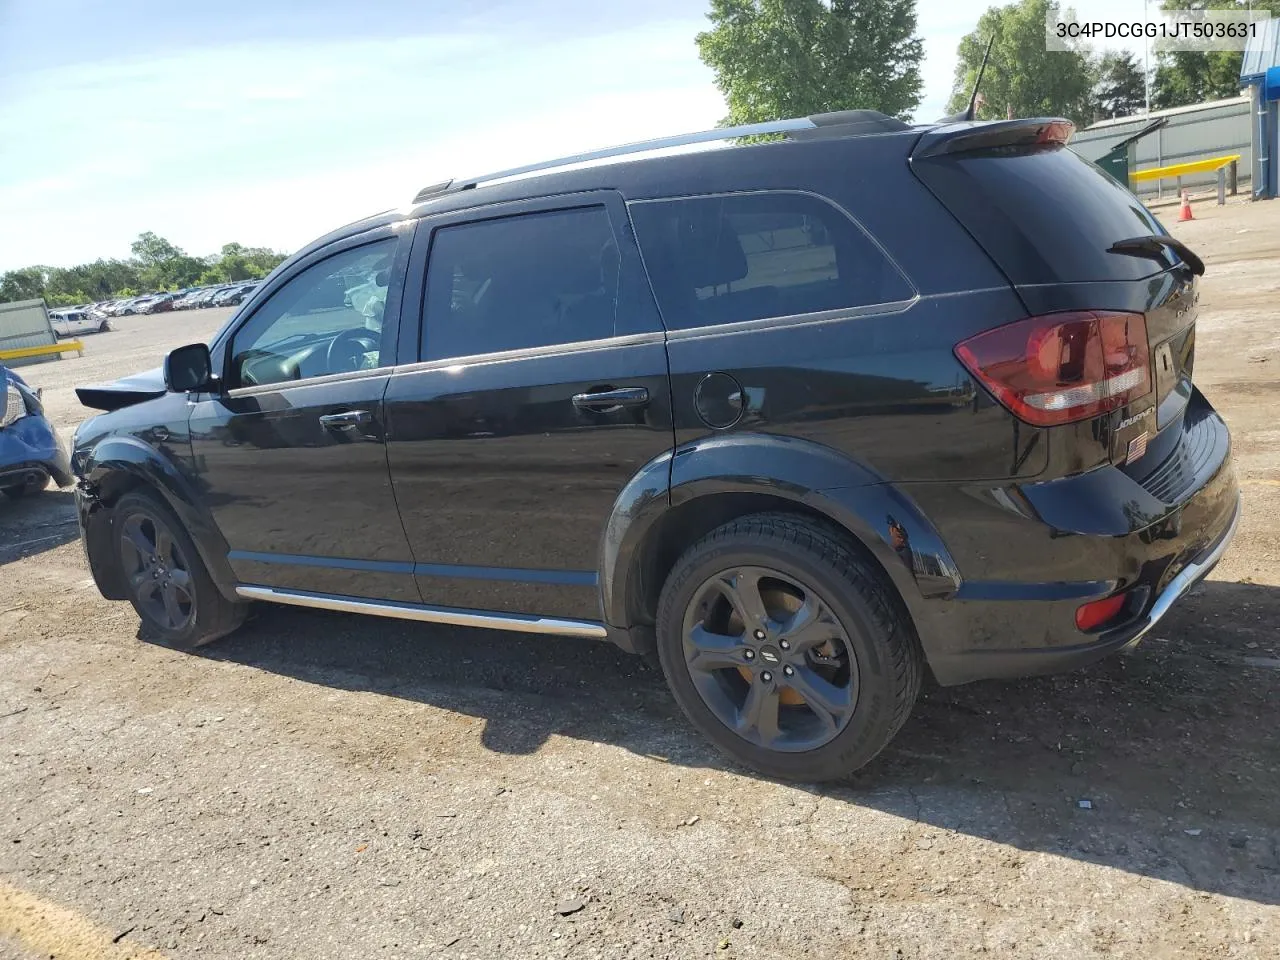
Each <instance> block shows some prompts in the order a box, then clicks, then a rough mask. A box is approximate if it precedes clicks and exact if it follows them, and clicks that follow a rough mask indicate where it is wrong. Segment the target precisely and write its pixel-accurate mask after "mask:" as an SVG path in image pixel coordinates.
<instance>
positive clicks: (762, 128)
mask: <svg viewBox="0 0 1280 960" xmlns="http://www.w3.org/2000/svg"><path fill="white" fill-rule="evenodd" d="M816 126H817V124H815V123H814V122H813V121H812V120H810V119H809V118H808V117H795V118H793V119H791V120H770V121H768V122H766V123H746V124H742V125H741V126H737V127H719V128H717V129H715V130H700V131H698V132H697V133H682V134H680V135H679V136H674V137H659V138H658V139H657V140H641V141H640V142H638V143H627V144H623V145H622V146H619V147H605V148H604V149H602V150H591V151H589V152H587V153H579V154H575V155H573V156H570V157H560V158H559V159H557V160H543V161H541V162H539V163H530V164H527V165H525V166H522V167H511V168H510V169H508V170H499V171H497V172H496V173H486V174H482V175H481V176H478V177H463V178H462V179H459V180H445V181H444V182H442V183H436V184H432V185H431V186H429V187H424V188H423V189H421V190H419V191H418V194H417V196H415V197H414V198H413V202H414V203H421V202H423V201H424V200H429V199H430V198H431V197H435V196H440V195H441V194H445V193H455V192H457V191H458V190H471V189H473V188H475V187H476V186H478V185H479V184H482V183H489V182H490V181H493V180H506V179H507V178H508V177H518V176H523V175H524V174H528V173H538V172H539V171H542V170H552V169H554V168H556V167H567V166H569V165H571V164H575V163H586V162H587V161H589V160H605V159H607V158H609V157H625V156H628V155H630V154H635V153H648V152H649V151H651V150H664V149H666V148H668V147H683V146H688V145H689V144H694V143H714V142H715V141H717V140H733V139H736V138H738V137H758V136H763V135H766V134H770V133H790V132H792V131H795V130H810V129H812V128H814V127H816Z"/></svg>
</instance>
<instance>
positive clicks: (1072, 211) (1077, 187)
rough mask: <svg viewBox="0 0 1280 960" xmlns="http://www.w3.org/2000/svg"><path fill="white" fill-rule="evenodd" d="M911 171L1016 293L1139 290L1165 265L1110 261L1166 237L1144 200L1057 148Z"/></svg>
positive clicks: (972, 156)
mask: <svg viewBox="0 0 1280 960" xmlns="http://www.w3.org/2000/svg"><path fill="white" fill-rule="evenodd" d="M912 166H913V169H914V170H915V171H916V173H917V174H918V175H919V177H920V179H921V180H923V181H924V183H925V184H926V185H927V186H928V187H929V189H931V190H932V191H933V192H934V194H935V195H936V196H937V197H938V199H939V200H941V201H942V202H943V203H944V204H945V205H946V206H947V208H948V209H950V211H951V212H952V213H953V214H954V215H955V216H956V218H957V219H959V221H960V222H961V223H962V224H963V225H964V226H965V227H966V228H967V229H968V230H969V232H970V233H972V234H973V236H974V237H975V238H976V239H977V241H978V243H980V244H981V245H982V246H983V248H984V249H985V250H986V251H987V253H988V254H989V255H990V256H991V258H992V259H993V260H995V262H996V265H997V266H999V267H1000V269H1001V270H1003V271H1004V272H1005V274H1006V275H1007V276H1008V277H1009V279H1010V280H1012V281H1013V282H1014V283H1016V284H1033V283H1080V282H1085V281H1097V280H1140V279H1142V278H1143V277H1149V276H1151V275H1153V274H1155V273H1159V272H1160V271H1161V270H1163V269H1164V267H1163V266H1162V265H1161V264H1160V262H1159V261H1156V260H1149V259H1143V258H1141V257H1131V256H1121V255H1119V254H1115V253H1107V248H1108V247H1110V246H1111V245H1112V244H1113V243H1115V242H1116V241H1117V240H1125V239H1128V238H1130V237H1142V236H1149V235H1151V234H1164V233H1165V230H1164V228H1163V227H1161V226H1160V223H1159V222H1158V221H1157V220H1156V218H1155V217H1153V216H1152V215H1151V213H1150V212H1149V211H1148V210H1147V208H1146V207H1144V206H1143V205H1142V204H1141V203H1140V202H1139V201H1138V198H1137V197H1135V196H1134V195H1133V194H1131V193H1130V192H1129V191H1128V190H1126V189H1125V188H1124V187H1122V186H1120V184H1118V183H1116V181H1114V180H1112V179H1111V178H1110V177H1109V176H1107V175H1106V174H1105V173H1103V172H1102V171H1101V170H1100V169H1098V168H1097V167H1096V166H1094V165H1093V164H1092V163H1089V162H1088V161H1087V160H1083V159H1081V158H1080V157H1078V156H1076V154H1074V153H1072V152H1071V151H1070V150H1068V149H1066V148H1065V147H1061V146H1053V147H1041V148H1038V149H1033V150H1027V149H1025V148H1019V149H1018V150H1016V151H1014V150H1010V151H1005V152H1002V151H996V150H993V151H988V152H975V153H967V154H956V155H953V156H941V157H931V158H928V159H924V160H917V161H915V162H914V163H913V165H912Z"/></svg>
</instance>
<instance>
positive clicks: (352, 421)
mask: <svg viewBox="0 0 1280 960" xmlns="http://www.w3.org/2000/svg"><path fill="white" fill-rule="evenodd" d="M372 419H373V417H372V416H371V415H370V414H369V411H368V410H343V411H342V412H341V413H326V414H325V415H324V416H322V417H321V418H320V426H322V427H324V428H326V429H329V430H333V429H341V428H342V427H356V426H359V425H360V424H362V423H368V422H369V421H370V420H372Z"/></svg>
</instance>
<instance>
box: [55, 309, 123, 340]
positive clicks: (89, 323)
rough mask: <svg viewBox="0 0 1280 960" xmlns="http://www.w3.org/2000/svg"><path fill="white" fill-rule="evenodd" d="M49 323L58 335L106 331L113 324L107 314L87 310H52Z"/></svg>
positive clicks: (67, 335) (70, 335) (69, 335)
mask: <svg viewBox="0 0 1280 960" xmlns="http://www.w3.org/2000/svg"><path fill="white" fill-rule="evenodd" d="M49 325H50V326H52V327H53V333H54V335H55V336H58V337H74V336H78V335H79V334H82V333H106V332H107V331H108V330H110V329H111V324H110V322H109V321H108V320H107V318H106V317H105V316H101V315H98V314H95V313H91V312H89V311H85V310H50V311H49Z"/></svg>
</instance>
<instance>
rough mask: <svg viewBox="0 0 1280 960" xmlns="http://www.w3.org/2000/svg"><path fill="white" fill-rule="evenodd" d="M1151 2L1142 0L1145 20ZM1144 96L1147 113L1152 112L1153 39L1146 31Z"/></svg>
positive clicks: (1143, 47)
mask: <svg viewBox="0 0 1280 960" xmlns="http://www.w3.org/2000/svg"><path fill="white" fill-rule="evenodd" d="M1150 5H1151V0H1142V13H1143V19H1144V20H1145V19H1147V17H1149V16H1150V13H1149V10H1150ZM1142 96H1143V99H1144V100H1145V101H1146V104H1147V111H1146V112H1147V113H1150V112H1151V38H1150V37H1148V36H1147V34H1146V31H1143V34H1142Z"/></svg>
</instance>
